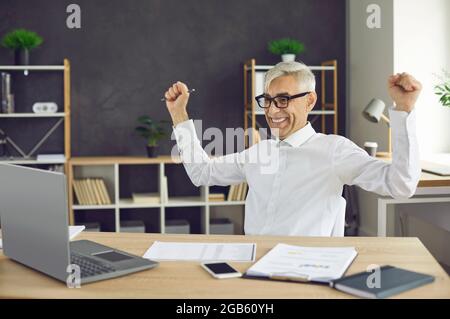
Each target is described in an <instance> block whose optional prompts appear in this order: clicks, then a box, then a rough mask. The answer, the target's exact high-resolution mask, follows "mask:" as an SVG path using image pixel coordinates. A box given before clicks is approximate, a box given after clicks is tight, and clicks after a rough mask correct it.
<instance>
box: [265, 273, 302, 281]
mask: <svg viewBox="0 0 450 319" xmlns="http://www.w3.org/2000/svg"><path fill="white" fill-rule="evenodd" d="M269 278H270V279H274V280H284V281H299V282H309V281H310V278H309V276H307V275H297V276H286V275H275V274H273V275H271V276H269Z"/></svg>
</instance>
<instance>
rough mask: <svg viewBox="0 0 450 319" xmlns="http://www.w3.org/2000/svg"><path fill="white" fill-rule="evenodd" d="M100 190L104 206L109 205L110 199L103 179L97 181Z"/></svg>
mask: <svg viewBox="0 0 450 319" xmlns="http://www.w3.org/2000/svg"><path fill="white" fill-rule="evenodd" d="M99 182H100V188H101V191H102V193H103V197H104V198H105V202H106V205H111V204H112V202H111V198H110V197H109V193H108V189H107V188H106V184H105V181H104V180H103V179H99Z"/></svg>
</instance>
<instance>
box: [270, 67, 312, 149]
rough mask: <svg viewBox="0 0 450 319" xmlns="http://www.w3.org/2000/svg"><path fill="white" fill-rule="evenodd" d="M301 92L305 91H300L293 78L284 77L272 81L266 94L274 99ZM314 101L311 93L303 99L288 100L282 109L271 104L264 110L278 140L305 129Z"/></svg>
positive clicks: (290, 76) (289, 76)
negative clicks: (278, 96) (286, 105)
mask: <svg viewBox="0 0 450 319" xmlns="http://www.w3.org/2000/svg"><path fill="white" fill-rule="evenodd" d="M303 92H305V91H301V90H300V85H299V83H298V82H297V79H296V78H295V77H294V76H292V75H285V76H280V77H278V78H275V79H273V81H272V82H270V86H269V88H268V90H267V92H266V94H267V95H269V96H271V97H275V96H277V95H288V96H292V95H296V94H299V93H303ZM316 101H317V95H316V93H315V92H311V93H310V94H308V95H306V96H304V97H301V98H297V99H292V100H290V101H289V106H288V107H287V108H284V109H279V108H277V107H276V106H275V105H274V103H273V102H272V104H271V106H270V107H269V108H267V109H265V110H264V111H265V115H266V121H267V123H268V124H269V126H270V128H271V130H272V133H273V134H275V135H277V136H278V138H279V139H280V140H284V139H285V138H287V137H288V136H289V135H291V134H292V133H295V132H296V131H298V130H300V129H302V128H303V127H305V125H306V123H307V119H308V113H309V112H310V111H311V110H312V109H313V107H314V105H315V104H316Z"/></svg>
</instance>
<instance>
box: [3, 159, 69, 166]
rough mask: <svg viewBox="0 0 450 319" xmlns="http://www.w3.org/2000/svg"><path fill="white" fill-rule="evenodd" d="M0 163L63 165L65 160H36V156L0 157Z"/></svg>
mask: <svg viewBox="0 0 450 319" xmlns="http://www.w3.org/2000/svg"><path fill="white" fill-rule="evenodd" d="M0 163H5V164H16V165H63V164H65V163H66V161H37V160H36V158H31V159H23V158H14V159H0Z"/></svg>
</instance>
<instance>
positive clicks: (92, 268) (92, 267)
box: [70, 252, 116, 278]
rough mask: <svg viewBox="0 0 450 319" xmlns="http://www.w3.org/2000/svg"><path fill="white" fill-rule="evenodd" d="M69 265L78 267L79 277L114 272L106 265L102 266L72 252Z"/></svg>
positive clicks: (113, 269)
mask: <svg viewBox="0 0 450 319" xmlns="http://www.w3.org/2000/svg"><path fill="white" fill-rule="evenodd" d="M70 263H71V264H75V265H78V266H79V267H80V272H81V277H82V278H84V277H91V276H96V275H101V274H106V273H110V272H113V271H116V269H115V268H114V267H112V266H109V265H107V264H103V263H101V262H99V261H97V260H95V259H93V258H89V257H86V256H84V255H80V254H77V253H74V252H71V254H70Z"/></svg>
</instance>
